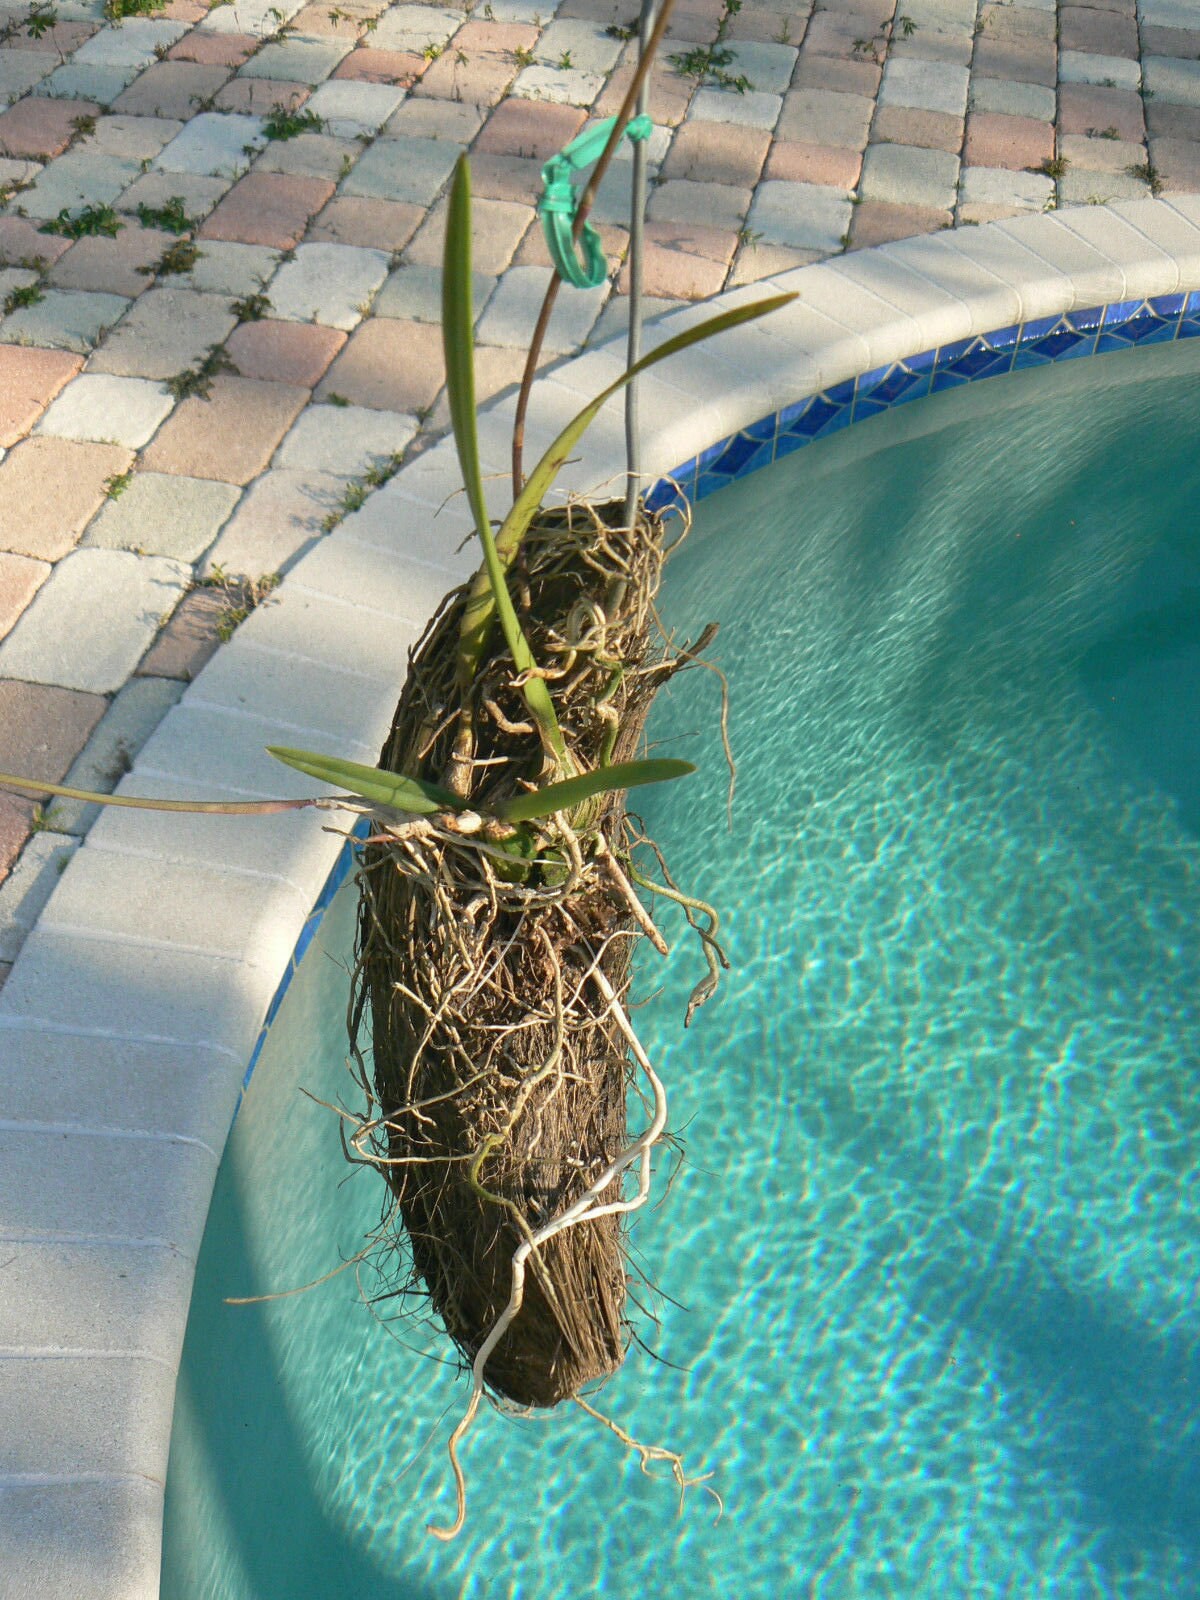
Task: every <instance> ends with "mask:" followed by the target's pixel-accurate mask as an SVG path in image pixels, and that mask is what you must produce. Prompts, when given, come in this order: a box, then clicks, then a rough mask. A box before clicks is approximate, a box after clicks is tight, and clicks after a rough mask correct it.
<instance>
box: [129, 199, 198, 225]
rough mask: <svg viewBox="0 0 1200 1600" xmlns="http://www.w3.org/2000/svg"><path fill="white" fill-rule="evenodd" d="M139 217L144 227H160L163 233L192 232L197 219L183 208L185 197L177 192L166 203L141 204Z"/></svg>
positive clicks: (138, 211)
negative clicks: (154, 204)
mask: <svg viewBox="0 0 1200 1600" xmlns="http://www.w3.org/2000/svg"><path fill="white" fill-rule="evenodd" d="M137 219H138V221H139V222H140V223H141V225H142V227H143V228H159V229H161V230H162V232H163V233H190V232H191V230H192V229H193V228H194V227H195V226H196V222H195V219H194V218H193V217H189V216H188V214H187V212H186V211H185V210H184V209H183V197H182V196H181V195H177V194H173V195H172V196H171V198H170V199H169V200H168V201H167V202H166V204H165V205H161V206H148V205H146V204H144V203H143V204H141V205H139V206H138V208H137Z"/></svg>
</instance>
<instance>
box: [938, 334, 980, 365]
mask: <svg viewBox="0 0 1200 1600" xmlns="http://www.w3.org/2000/svg"><path fill="white" fill-rule="evenodd" d="M978 342H979V341H978V340H977V339H976V338H975V336H974V335H973V334H972V335H971V336H970V337H969V338H966V339H955V340H953V341H952V342H951V343H950V344H944V345H942V346H941V347H940V348H939V350H938V352H937V362H936V370H938V371H940V370H941V369H942V368H943V367H948V366H950V364H951V363H952V362H955V361H957V360H958V358H959V357H960V356H965V355H966V353H967V351H968V350H973V349H974V348H975V346H976V344H978Z"/></svg>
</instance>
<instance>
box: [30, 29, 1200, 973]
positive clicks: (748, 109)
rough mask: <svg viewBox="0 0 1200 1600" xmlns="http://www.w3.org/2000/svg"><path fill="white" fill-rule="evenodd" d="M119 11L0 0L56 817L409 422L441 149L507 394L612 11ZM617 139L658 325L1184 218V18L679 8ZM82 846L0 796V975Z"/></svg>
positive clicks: (431, 264) (567, 312) (439, 223)
mask: <svg viewBox="0 0 1200 1600" xmlns="http://www.w3.org/2000/svg"><path fill="white" fill-rule="evenodd" d="M124 9H131V10H132V9H135V8H134V6H132V5H131V3H130V0H107V3H106V0H26V3H21V4H17V3H14V0H0V308H2V314H0V770H11V771H20V772H25V773H29V774H32V775H34V776H37V777H42V778H44V779H45V780H46V781H48V782H54V781H57V780H61V779H62V778H64V776H66V775H68V774H73V775H74V777H75V779H76V780H77V781H78V782H80V783H82V784H85V785H86V786H89V787H93V788H106V787H108V788H111V787H112V786H113V785H114V784H115V783H116V782H117V780H118V779H119V778H120V776H121V774H122V773H123V771H124V770H126V768H127V766H128V763H129V761H130V758H131V757H132V756H133V754H134V753H135V752H136V750H137V748H138V747H139V745H140V744H141V743H142V742H144V741H145V739H147V738H148V737H149V736H150V734H151V733H152V732H153V730H154V727H155V726H156V724H157V722H158V720H159V718H160V717H161V716H162V715H163V714H165V712H166V710H167V709H169V707H170V706H171V705H172V704H173V703H174V701H175V700H176V699H177V698H178V695H179V693H180V692H181V690H182V686H183V684H184V683H186V682H187V681H188V679H189V678H190V677H191V676H192V675H194V674H195V673H196V672H197V671H198V670H199V668H200V667H201V666H202V665H203V663H204V661H205V660H206V659H207V658H208V657H209V656H210V655H211V653H212V651H213V650H214V648H215V647H216V644H217V642H218V640H219V638H220V636H221V635H222V633H224V632H226V631H227V630H228V629H229V628H230V627H231V626H232V625H234V622H235V620H236V613H237V610H238V608H239V607H241V606H242V605H244V604H245V603H246V600H247V596H246V594H245V593H244V592H243V589H244V587H245V586H246V585H247V584H249V585H252V586H253V587H254V596H253V597H257V596H258V595H259V594H261V593H263V592H264V591H265V590H266V589H267V588H268V587H269V584H263V583H262V582H261V580H263V579H268V580H269V578H270V576H271V575H272V574H274V573H276V572H278V571H281V570H285V569H286V567H287V566H288V565H289V564H290V563H291V562H292V561H294V560H295V559H296V558H297V557H298V556H299V555H300V554H301V553H302V552H303V551H305V550H306V549H308V548H309V547H310V546H311V545H312V543H313V542H314V541H316V540H319V539H320V538H321V537H322V535H323V532H324V531H326V530H327V529H328V528H329V527H330V526H332V525H333V522H334V521H336V519H337V517H338V515H339V510H340V508H343V507H345V506H346V505H349V504H353V503H357V502H358V500H359V499H360V498H361V497H362V495H363V494H364V493H366V492H368V491H369V488H370V480H372V479H374V480H378V478H379V476H380V469H381V467H382V468H383V470H384V471H389V470H390V469H391V467H392V465H393V464H394V463H395V462H396V461H397V460H398V459H399V457H400V456H401V455H402V454H403V453H404V452H406V451H411V450H414V449H419V448H420V446H421V442H422V439H423V438H424V437H427V436H428V435H429V433H430V432H431V431H434V430H439V429H441V428H443V427H444V425H445V415H444V403H443V400H442V395H441V390H442V378H441V358H440V351H439V341H438V335H437V330H436V327H435V323H436V319H437V315H438V293H437V272H436V267H437V262H438V259H439V255H440V248H441V230H442V227H443V225H444V203H445V201H444V197H445V191H446V187H447V184H448V180H449V176H450V173H451V171H452V169H453V165H454V162H455V160H456V158H457V156H458V154H459V153H460V152H461V151H463V150H469V151H470V152H471V154H472V157H473V165H474V170H475V175H476V193H477V196H478V199H477V204H476V214H475V220H476V242H475V267H476V272H477V288H476V308H477V313H478V318H479V324H478V325H479V333H480V339H481V349H480V356H479V372H480V390H481V396H480V397H481V400H483V399H486V398H487V397H488V396H489V395H491V394H495V393H498V392H500V391H501V390H503V389H504V388H506V387H508V386H510V385H511V384H512V383H513V382H514V381H515V379H516V377H517V375H518V373H519V371H520V364H521V356H520V349H519V347H520V344H521V342H522V340H523V339H524V337H525V335H526V331H527V329H528V327H529V326H530V325H531V322H532V314H533V311H534V309H535V308H536V304H537V301H538V298H539V297H540V293H541V291H542V287H543V285H544V283H545V279H546V272H545V264H546V261H547V256H546V253H545V247H544V244H543V243H542V241H541V238H540V230H539V227H538V223H537V219H536V216H535V212H534V204H535V201H536V197H537V193H538V174H539V168H540V164H541V163H542V162H543V161H545V160H546V158H547V157H548V156H549V155H551V154H553V153H554V152H555V151H556V150H558V149H559V148H560V147H561V146H562V145H563V144H565V143H566V142H567V141H568V140H569V139H571V138H572V137H573V136H574V135H575V134H576V133H577V132H578V131H579V129H580V128H581V127H582V126H583V125H584V123H585V122H586V121H587V120H588V118H589V117H591V116H600V115H609V114H611V113H612V112H613V111H615V110H616V109H617V105H618V104H619V100H620V96H621V94H622V92H623V89H624V87H625V86H626V85H627V84H628V82H629V79H630V76H631V73H632V69H633V61H634V56H635V46H634V44H633V43H632V42H631V41H630V39H629V38H628V35H629V32H630V24H631V23H632V22H633V21H634V20H635V13H636V11H637V5H636V0H558V3H556V0H490V3H484V0H478V3H475V4H465V5H463V6H462V7H461V8H455V7H451V6H446V5H440V4H436V5H422V4H414V3H400V4H388V3H387V0H323V3H321V0H318V3H314V4H308V5H304V4H303V3H302V0H232V3H229V0H217V3H214V4H206V3H204V0H172V3H171V4H168V5H166V6H156V5H155V4H154V0H146V3H145V4H143V5H142V6H141V7H140V8H137V9H139V10H140V14H133V15H129V16H127V17H125V18H124V19H123V20H114V18H113V13H114V12H119V11H121V10H124ZM706 65H707V67H708V70H707V72H706V71H705V67H706ZM650 108H651V113H652V116H653V118H654V121H655V123H656V130H655V134H654V137H653V139H652V140H651V143H650V155H651V161H652V168H651V171H652V187H651V191H650V203H649V211H648V219H649V220H648V225H647V230H646V236H647V252H646V275H645V290H646V293H647V295H648V296H649V297H650V302H651V306H652V308H653V309H654V310H655V311H662V310H666V309H669V308H670V307H672V306H673V305H675V304H676V303H678V302H680V301H683V300H691V299H699V298H703V297H706V296H708V295H711V294H714V293H716V292H718V291H720V290H722V289H724V288H728V287H732V286H737V285H741V284H746V283H751V282H754V281H756V280H758V279H762V278H766V277H768V276H770V275H771V274H772V273H775V272H778V271H780V270H782V269H785V268H789V267H793V266H798V265H802V264H804V263H807V262H811V261H816V260H820V259H822V258H823V257H826V256H829V255H832V254H837V253H839V252H841V251H845V250H853V249H855V248H861V247H863V246H867V245H872V244H876V243H879V242H882V241H884V240H888V239H895V238H900V237H905V236H907V235H911V234H914V233H921V232H930V231H933V230H936V229H939V228H944V227H952V226H964V225H970V224H972V223H978V222H983V221H988V220H991V219H994V218H1001V217H1006V216H1011V215H1016V214H1020V213H1022V212H1031V211H1032V212H1037V211H1043V210H1048V209H1051V208H1054V207H1056V206H1060V205H1078V204H1096V205H1103V204H1104V203H1106V202H1107V201H1110V200H1116V199H1124V198H1127V197H1131V196H1142V195H1146V194H1151V193H1153V194H1158V193H1163V192H1170V191H1172V190H1174V191H1181V190H1187V191H1194V190H1196V189H1197V188H1200V0H1091V3H1081V4H1073V5H1070V4H1061V3H1060V4H1057V5H1056V4H1055V0H1011V3H1010V0H996V3H992V0H900V3H899V4H898V5H897V4H896V0H817V3H816V4H814V3H812V0H799V3H794V4H785V3H783V0H743V3H742V5H741V7H740V9H738V8H736V7H735V6H729V5H727V4H726V0H681V3H680V5H679V8H678V10H677V11H676V13H675V16H674V19H673V22H672V25H671V29H670V36H669V43H668V46H667V49H666V51H665V56H664V59H663V60H662V61H661V62H660V64H659V65H658V66H657V68H656V72H655V77H654V82H653V86H652V93H651V102H650ZM624 192H625V191H624V184H623V180H621V178H620V174H619V173H618V174H617V175H616V178H614V181H612V182H610V183H607V184H606V185H605V187H604V189H603V190H602V192H601V196H600V202H599V205H598V208H597V211H596V214H595V215H596V220H597V221H598V222H599V223H600V224H601V225H602V232H603V235H604V238H605V243H606V246H607V247H608V249H609V253H610V263H611V267H612V273H611V276H610V279H609V281H608V283H606V284H605V285H604V286H603V287H602V288H600V289H597V290H593V291H589V292H587V293H580V292H577V291H566V292H565V294H564V297H563V303H562V311H561V313H560V315H559V317H558V318H557V319H556V321H555V324H554V327H553V329H552V336H551V339H550V341H549V343H548V349H549V350H550V351H552V352H554V353H557V354H564V353H569V352H570V351H572V350H574V349H577V348H579V347H581V346H582V345H584V344H586V343H587V342H589V340H592V341H594V340H597V339H599V338H603V337H607V336H609V335H610V334H611V333H613V332H615V331H617V330H618V329H619V328H620V327H621V326H622V318H621V309H622V308H621V305H620V296H622V295H623V294H624V293H625V292H626V290H627V274H626V273H624V272H623V271H622V265H623V263H622V259H621V257H622V255H623V252H624V250H625V247H626V243H627V233H626V226H627V221H628V218H627V215H626V201H625V198H624ZM47 227H49V228H50V229H51V230H52V231H49V232H47V231H44V230H45V229H46V228H47ZM206 577H207V580H208V585H207V586H204V585H205V579H206ZM253 597H252V598H253ZM92 820H93V819H92V817H91V815H90V814H89V811H88V809H87V808H86V807H82V806H78V805H68V804H65V803H60V804H57V805H56V804H47V805H45V806H43V807H41V808H40V809H39V808H38V807H37V805H36V799H35V798H33V799H31V798H30V797H27V796H21V797H17V796H15V795H10V794H3V793H0V983H2V982H3V978H4V975H5V974H6V972H7V970H8V965H9V964H11V961H12V959H13V957H14V955H15V953H16V951H17V949H18V948H19V946H20V941H21V939H22V938H23V937H24V934H25V932H27V931H28V929H29V928H30V927H31V926H32V923H33V921H34V920H35V919H36V916H37V912H38V909H39V907H40V905H41V903H42V902H43V901H44V900H45V898H46V897H47V896H48V894H49V891H50V889H51V888H52V886H53V884H54V882H55V881H56V879H57V875H58V873H59V872H60V871H61V869H62V866H63V864H64V860H65V856H66V855H67V854H69V852H70V851H71V850H72V849H73V848H74V844H75V842H76V841H77V840H78V838H79V837H80V836H81V835H82V833H83V832H84V831H85V830H86V828H87V826H89V825H90V823H91V821H92Z"/></svg>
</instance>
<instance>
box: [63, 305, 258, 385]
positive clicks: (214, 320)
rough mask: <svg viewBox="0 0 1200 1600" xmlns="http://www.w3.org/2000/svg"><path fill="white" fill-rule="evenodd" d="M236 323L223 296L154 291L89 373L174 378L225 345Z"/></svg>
mask: <svg viewBox="0 0 1200 1600" xmlns="http://www.w3.org/2000/svg"><path fill="white" fill-rule="evenodd" d="M236 321H237V318H236V316H235V315H234V313H233V312H232V311H231V310H230V309H229V301H228V300H227V299H226V298H225V297H224V296H223V295H215V294H200V293H198V292H197V291H196V290H194V289H151V290H149V291H148V292H147V293H146V294H144V295H143V296H142V298H141V299H140V300H137V301H135V302H134V305H133V308H132V310H131V311H130V312H129V314H128V315H127V316H126V317H125V318H124V320H123V321H122V322H121V324H120V326H119V327H117V328H115V329H114V330H113V332H112V333H111V334H110V335H109V336H108V338H107V339H105V340H104V342H103V344H102V345H101V346H100V348H99V349H98V350H97V351H96V353H95V355H94V356H93V357H92V359H91V361H90V362H89V363H88V371H89V372H111V373H116V374H118V375H119V376H121V377H138V378H159V379H166V378H174V377H176V376H178V374H180V373H181V372H185V371H186V370H187V369H188V368H189V367H191V366H193V365H194V364H195V363H196V362H198V361H200V360H202V359H203V357H204V356H205V355H206V354H207V353H208V351H209V350H210V349H211V348H212V347H213V345H218V344H220V343H221V342H222V341H223V340H224V339H225V337H226V336H227V335H228V334H229V333H230V331H231V330H232V328H233V326H234V323H235V322H236Z"/></svg>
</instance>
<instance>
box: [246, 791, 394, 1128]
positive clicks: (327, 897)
mask: <svg viewBox="0 0 1200 1600" xmlns="http://www.w3.org/2000/svg"><path fill="white" fill-rule="evenodd" d="M369 829H370V820H369V818H367V817H362V818H360V819H359V821H358V822H357V823H356V824H355V826H354V830H353V833H352V834H351V836H350V838H348V839H347V840H346V842H345V844H343V846H342V848H341V850H340V851H339V852H338V858H337V860H336V861H335V862H334V864H333V866H332V868H331V869H330V872H329V876H328V877H327V878H326V879H325V882H324V884H323V885H322V887H321V892H320V894H319V895H318V896H317V898H316V900H315V902H314V903H313V908H312V910H311V911H310V912H309V913H308V915H307V917H305V919H304V926H303V927H302V928H301V930H300V937H299V938H298V939H297V940H296V948H295V949H294V950H293V951H292V954H291V959H290V960H289V961H288V964H287V967H286V969H285V970H284V974H283V976H282V978H280V980H279V982H278V984H277V985H276V988H275V993H274V994H273V995H272V996H271V1004H270V1005H269V1006H268V1007H267V1014H266V1016H265V1017H264V1018H263V1021H262V1027H261V1028H260V1029H259V1030H258V1038H257V1039H256V1040H255V1041H254V1049H253V1050H252V1051H251V1052H250V1060H249V1061H248V1062H247V1063H246V1070H245V1072H244V1073H243V1075H242V1088H241V1093H240V1094H239V1095H238V1102H237V1105H236V1106H235V1107H234V1111H233V1119H232V1120H233V1121H236V1120H237V1114H238V1112H239V1111H240V1110H241V1105H242V1100H243V1099H244V1098H245V1094H246V1090H247V1089H248V1088H249V1087H250V1079H251V1078H252V1077H253V1075H254V1069H255V1067H256V1066H257V1065H258V1058H259V1056H261V1055H262V1052H263V1046H264V1045H265V1044H266V1042H267V1034H268V1033H269V1032H270V1031H271V1024H272V1023H273V1022H274V1021H275V1018H276V1017H277V1016H278V1015H279V1008H280V1006H281V1005H282V1004H283V997H284V995H286V994H287V992H288V990H289V989H290V988H291V986H292V979H293V978H294V977H295V976H296V973H297V972H298V971H299V969H300V963H301V962H302V961H303V960H304V955H305V952H306V951H307V949H308V947H309V945H310V944H311V943H312V942H313V937H314V935H315V934H316V931H317V929H318V927H319V926H320V924H321V918H322V917H323V916H324V915H325V913H326V911H328V909H329V906H330V902H331V901H332V900H333V897H334V895H335V894H336V893H337V892H338V890H339V889H340V888H341V887H342V885H343V884H344V883H345V882H346V879H347V878H348V877H349V876H350V873H351V871H352V870H353V868H354V864H355V856H356V853H357V850H358V846H359V844H360V843H361V841H362V840H363V839H365V838H366V837H367V833H368V831H369Z"/></svg>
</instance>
